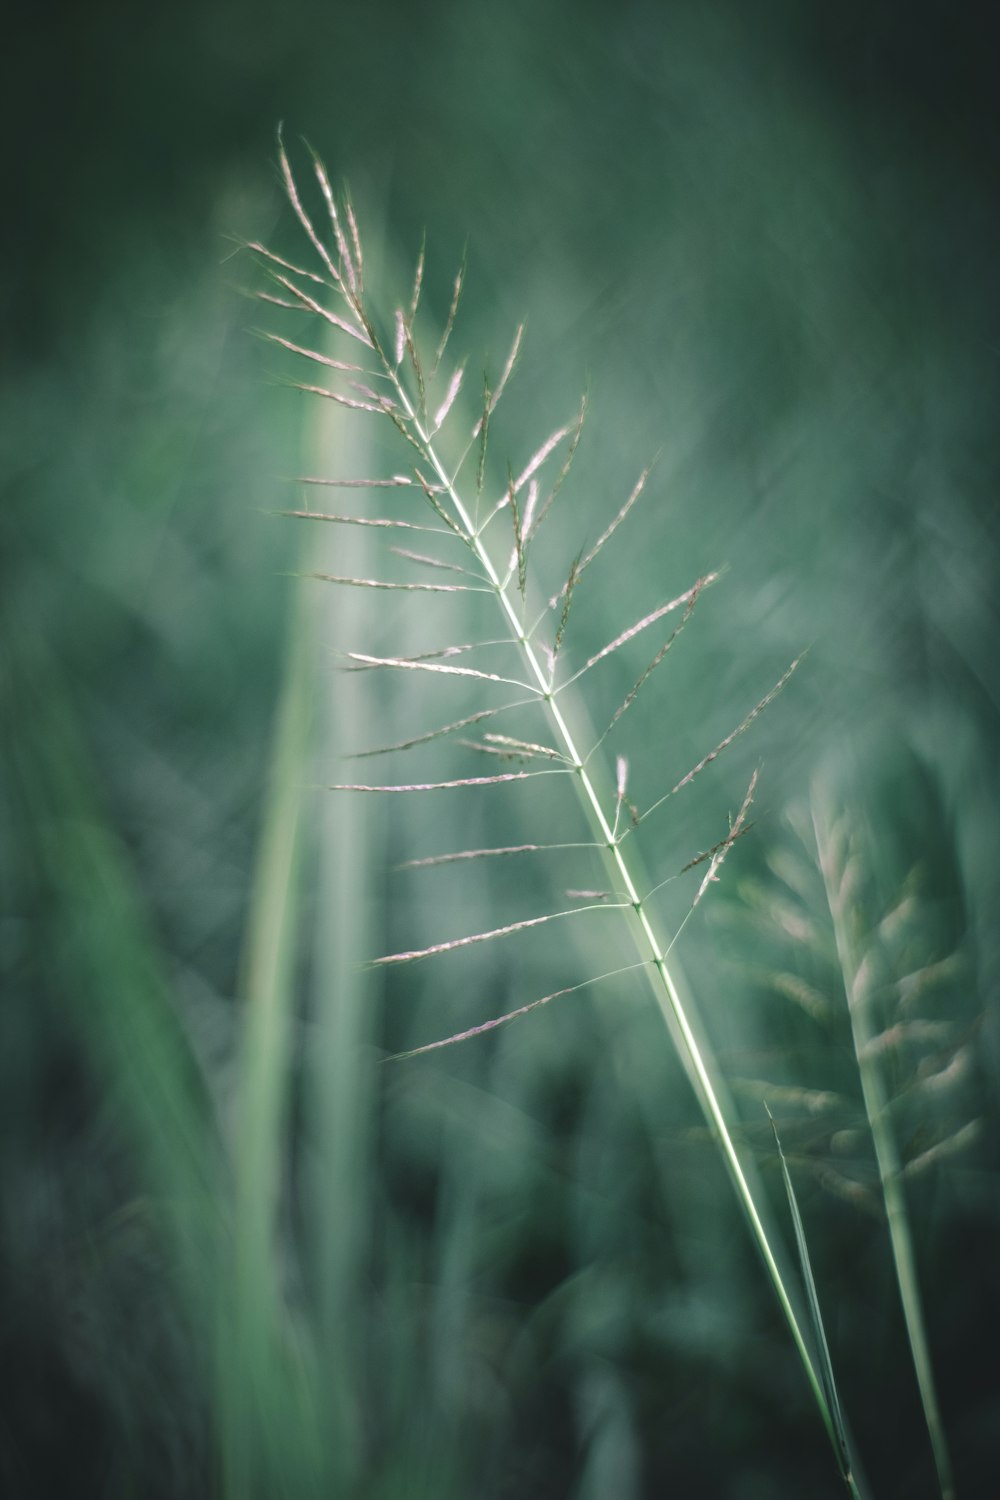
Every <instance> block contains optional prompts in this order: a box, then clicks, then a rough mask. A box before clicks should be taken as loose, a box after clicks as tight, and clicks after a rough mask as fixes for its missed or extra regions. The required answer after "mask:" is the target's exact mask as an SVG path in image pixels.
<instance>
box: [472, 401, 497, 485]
mask: <svg viewBox="0 0 1000 1500" xmlns="http://www.w3.org/2000/svg"><path fill="white" fill-rule="evenodd" d="M492 409H493V397H492V395H491V392H490V383H489V381H488V380H487V378H486V376H485V375H484V376H483V414H482V416H481V417H480V418H479V421H478V422H477V423H476V425H475V427H474V428H473V429H472V436H473V438H477V437H478V439H479V462H478V463H477V465H476V497H477V498H478V497H479V496H480V495H481V494H482V493H483V480H484V479H485V477H486V444H487V441H488V439H489V431H490V412H491V411H492Z"/></svg>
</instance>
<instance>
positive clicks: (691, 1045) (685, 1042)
mask: <svg viewBox="0 0 1000 1500" xmlns="http://www.w3.org/2000/svg"><path fill="white" fill-rule="evenodd" d="M386 368H387V370H388V373H389V374H390V377H391V378H392V380H393V384H394V386H395V388H396V392H397V394H398V397H399V400H400V403H401V405H402V407H403V409H404V411H405V412H406V416H407V419H408V421H409V424H410V426H411V427H412V429H413V431H414V433H415V434H416V436H417V440H418V442H419V445H420V447H421V448H422V449H423V451H424V454H425V456H426V459H427V461H428V463H430V464H431V465H432V466H433V469H434V472H435V475H436V477H437V479H438V480H439V481H440V483H441V485H442V487H443V489H444V491H445V493H446V494H447V496H448V498H449V500H450V501H451V504H452V505H453V507H454V509H455V514H456V516H457V517H458V519H459V523H460V525H461V526H462V528H463V529H464V531H465V532H466V535H467V537H468V538H469V539H470V543H471V546H472V549H473V551H474V552H475V555H476V558H477V560H478V562H479V564H480V566H481V567H482V569H483V571H484V572H485V574H486V576H487V578H488V579H489V581H490V583H491V585H492V587H493V590H494V592H495V593H496V597H497V601H498V603H499V605H500V608H501V610H502V611H503V614H504V616H505V617H506V620H507V623H508V626H509V628H510V630H511V633H512V635H513V637H514V639H515V640H516V641H517V644H518V645H519V647H520V649H521V653H522V655H523V658H524V661H525V663H526V665H527V667H528V670H529V673H530V674H531V677H532V678H533V679H534V681H535V682H536V683H537V684H538V688H539V692H540V695H541V697H542V700H543V702H544V705H545V710H546V713H547V714H548V717H549V720H550V723H551V725H552V727H553V729H554V730H555V733H556V735H557V737H558V739H559V741H560V742H561V747H562V751H563V754H564V755H565V758H566V760H567V761H568V762H569V764H570V765H571V766H572V768H573V770H574V772H575V779H576V784H577V789H578V792H579V796H580V800H581V802H582V804H583V807H584V810H585V813H586V815H587V818H588V820H589V822H590V824H591V826H592V828H593V830H594V832H595V834H596V836H597V841H598V844H599V846H600V849H601V852H602V855H603V859H604V863H605V865H606V867H607V869H608V872H609V875H610V877H611V880H612V885H613V886H616V885H618V884H619V883H620V885H621V887H622V888H623V889H624V891H625V892H626V894H627V897H628V902H629V904H630V905H631V907H632V910H633V912H634V917H635V922H634V924H633V932H634V936H635V939H636V943H637V946H638V949H639V952H640V956H641V957H642V958H643V959H644V960H648V959H651V964H648V966H647V972H648V973H649V974H650V979H651V982H652V986H653V991H654V995H655V998H656V1001H657V1004H658V1006H659V1008H660V1010H661V1012H662V1014H663V1016H664V1019H665V1020H666V1022H667V1024H668V1027H669V1028H675V1032H674V1034H675V1035H677V1036H679V1037H680V1039H681V1044H682V1049H683V1051H682V1059H683V1061H684V1062H685V1064H686V1065H687V1068H688V1071H689V1075H690V1076H691V1078H692V1082H693V1084H694V1087H695V1091H696V1093H697V1094H698V1097H699V1101H700V1103H701V1106H702V1109H703V1110H704V1113H705V1115H706V1117H707V1119H708V1121H709V1123H710V1124H711V1125H712V1126H713V1127H714V1128H715V1130H716V1132H717V1135H718V1141H719V1145H720V1148H721V1151H722V1154H723V1158H724V1160H725V1163H726V1166H727V1168H728V1170H729V1174H730V1177H731V1178H732V1181H733V1184H734V1186H735V1188H736V1193H737V1196H738V1198H739V1200H740V1203H741V1205H742V1207H743V1211H744V1213H745V1214H746V1217H747V1220H748V1222H749V1224H750V1229H751V1232H752V1234H753V1237H754V1239H755V1240H756V1242H757V1246H758V1249H759V1250H760V1253H761V1255H762V1257H763V1259H764V1264H765V1266H766V1268H767V1272H768V1275H769V1276H770V1279H771V1283H772V1285H773V1287H774V1291H775V1294H776V1296H777V1298H778V1302H779V1305H780V1307H781V1310H782V1313H783V1314H784V1316H785V1319H786V1321H787V1323H788V1327H789V1330H790V1332H791V1335H792V1339H793V1342H794V1344H795V1347H796V1349H797V1350H798V1354H799V1358H800V1359H801V1361H802V1365H803V1368H804V1370H805V1374H806V1378H807V1380H808V1382H809V1386H810V1388H811V1390H812V1393H813V1397H814V1399H815V1402H816V1405H817V1407H818V1408H819V1412H820V1415H821V1417H822V1420H823V1424H824V1426H825V1428H826V1431H827V1434H828V1436H829V1439H830V1442H831V1444H832V1445H833V1448H834V1452H835V1453H836V1454H837V1457H838V1463H840V1460H841V1454H840V1445H839V1442H838V1439H837V1434H836V1430H835V1426H834V1422H833V1417H832V1414H831V1411H830V1407H829V1403H828V1401H827V1398H826V1394H825V1392H824V1390H823V1386H822V1382H821V1380H820V1378H819V1374H818V1372H817V1369H816V1366H815V1363H814V1361H813V1358H812V1355H811V1354H810V1352H809V1348H808V1346H807V1344H806V1340H805V1337H804V1335H803V1332H802V1328H801V1325H800V1323H799V1319H798V1318H797V1316H796V1314H795V1309H794V1308H793V1306H792V1303H791V1299H790V1297H789V1294H788V1289H787V1287H786V1285H785V1280H784V1278H783V1276H782V1274H781V1271H780V1268H779V1266H778V1263H777V1260H776V1259H775V1255H774V1251H773V1250H772V1248H771V1242H770V1240H769V1238H768V1235H767V1232H766V1230H765V1228H764V1225H763V1223H762V1221H761V1218H760V1214H759V1212H758V1209H757V1204H756V1201H755V1199H754V1196H753V1193H752V1191H751V1189H750V1185H749V1183H748V1181H747V1179H746V1175H745V1173H744V1171H743V1167H742V1165H741V1163H740V1160H739V1155H738V1153H737V1150H736V1145H735V1142H734V1140H733V1137H732V1133H731V1131H730V1129H729V1127H728V1125H727V1123H726V1119H725V1115H724V1113H723V1110H722V1106H721V1103H720V1101H719V1097H718V1094H717V1092H716V1089H715V1087H714V1085H713V1083H712V1079H711V1075H710V1073H709V1070H708V1067H707V1065H706V1062H705V1058H704V1055H703V1051H702V1048H701V1047H700V1045H699V1043H698V1040H697V1038H696V1036H695V1033H694V1030H693V1029H692V1026H691V1023H690V1020H689V1018H688V1015H687V1012H686V1010H685V1007H684V1004H683V1002H682V1000H681V996H680V994H679V992H678V988H677V985H676V983H675V982H674V978H673V975H672V974H671V972H670V968H669V967H668V964H667V960H666V957H665V950H664V947H663V945H662V944H661V942H660V940H659V938H658V937H657V935H656V932H655V931H654V929H653V925H652V923H651V921H650V917H649V913H648V912H647V910H646V907H645V905H644V903H643V900H642V898H641V897H640V895H639V891H638V888H637V886H636V883H635V880H634V878H633V875H632V871H631V869H630V868H629V864H628V862H627V860H626V858H625V854H624V853H623V850H622V846H621V844H620V842H619V841H618V839H617V838H616V837H615V834H614V832H613V831H612V828H611V825H610V824H609V822H608V819H607V816H606V815H605V812H604V809H603V807H602V805H601V802H600V799H599V797H598V794H597V790H596V788H595V786H594V782H593V779H592V777H591V775H590V773H589V771H588V770H587V766H586V764H585V762H584V759H583V757H582V756H581V755H580V753H579V751H578V749H577V747H576V743H575V741H574V738H573V735H572V732H571V730H570V727H569V725H568V723H567V721H566V717H565V716H564V714H563V712H562V709H561V707H560V705H559V703H558V702H557V701H556V698H555V696H554V692H553V688H552V684H551V682H550V681H549V679H548V677H547V676H546V674H545V671H544V669H543V667H542V664H541V662H540V661H539V659H538V655H537V653H536V651H535V649H534V647H533V646H532V644H531V642H530V640H529V639H528V638H527V636H526V634H525V631H524V627H523V624H522V622H521V620H520V618H519V616H518V612H517V609H516V607H515V605H514V603H513V602H512V601H511V598H510V595H509V593H508V592H507V588H506V587H505V585H504V582H503V580H502V578H501V576H500V574H499V572H498V571H497V569H496V566H495V564H494V562H493V559H492V557H491V556H490V554H489V552H488V551H487V550H486V547H485V544H484V542H483V539H482V537H481V535H479V534H478V533H477V531H476V528H475V526H474V524H473V520H472V517H471V515H470V513H469V510H468V508H467V507H466V505H465V502H464V501H463V499H462V497H461V495H460V494H459V493H458V490H457V489H456V487H455V483H454V480H453V479H452V478H451V477H450V476H449V474H448V472H447V470H446V469H445V466H444V464H443V463H442V461H441V459H440V457H439V456H438V453H437V451H436V449H435V446H434V443H433V441H432V439H431V437H430V434H429V433H428V432H427V431H426V429H425V427H424V426H423V424H422V423H421V421H420V418H419V416H418V414H417V412H416V410H415V408H414V406H413V405H412V403H411V401H410V398H409V396H408V394H407V392H406V390H405V388H404V387H403V385H402V383H401V381H400V380H399V378H398V375H397V373H396V371H395V370H393V369H391V367H389V366H388V363H386ZM844 1479H845V1482H846V1484H847V1487H848V1490H849V1492H850V1493H851V1494H852V1495H854V1496H858V1495H859V1490H858V1488H857V1481H856V1479H855V1477H854V1475H853V1474H852V1472H851V1470H850V1468H848V1469H847V1471H846V1472H845V1473H844Z"/></svg>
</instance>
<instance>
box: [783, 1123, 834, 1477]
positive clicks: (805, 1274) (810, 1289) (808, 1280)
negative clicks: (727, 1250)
mask: <svg viewBox="0 0 1000 1500" xmlns="http://www.w3.org/2000/svg"><path fill="white" fill-rule="evenodd" d="M764 1108H765V1109H766V1110H767V1118H768V1119H769V1120H770V1122H771V1129H772V1130H773V1131H774V1144H775V1146H776V1147H777V1148H778V1158H779V1160H780V1162H781V1175H782V1178H783V1180H784V1184H785V1193H786V1196H787V1198H788V1207H789V1209H790V1211H791V1215H792V1225H793V1227H794V1229H795V1244H796V1248H797V1249H798V1253H799V1265H800V1266H801V1268H802V1280H803V1282H804V1283H805V1289H806V1298H807V1300H808V1304H809V1315H810V1318H811V1320H812V1326H813V1334H814V1336H815V1339H816V1344H817V1347H818V1349H819V1368H820V1376H821V1378H822V1381H823V1389H824V1392H825V1394H826V1400H827V1406H828V1409H829V1415H830V1424H831V1425H830V1439H831V1441H832V1443H833V1446H834V1451H835V1452H836V1454H837V1458H838V1461H839V1464H840V1472H841V1475H842V1477H843V1479H844V1482H845V1483H846V1484H847V1485H848V1486H849V1487H851V1488H853V1486H854V1476H853V1472H852V1463H851V1447H850V1442H849V1440H848V1436H847V1425H846V1423H845V1421H844V1414H843V1411H842V1409H841V1405H840V1394H839V1392H838V1390H837V1382H836V1379H835V1377H834V1373H833V1363H832V1361H831V1359H830V1346H829V1344H828V1343H827V1339H826V1328H825V1327H824V1324H823V1314H822V1311H821V1310H820V1305H819V1294H818V1293H817V1291H816V1281H815V1278H814V1277H813V1271H812V1262H811V1261H810V1259H809V1246H808V1244H807V1242H806V1232H805V1227H804V1225H803V1223H802V1215H801V1214H800V1213H799V1205H798V1200H797V1199H796V1196H795V1189H794V1187H793V1186H792V1178H791V1174H790V1173H789V1170H788V1163H787V1162H786V1160H785V1153H784V1151H783V1150H782V1147H781V1138H780V1137H779V1135H778V1127H777V1125H776V1124H775V1123H774V1116H773V1115H772V1114H771V1111H770V1109H768V1107H767V1104H766V1102H765V1104H764Z"/></svg>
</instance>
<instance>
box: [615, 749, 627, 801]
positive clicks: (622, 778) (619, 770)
mask: <svg viewBox="0 0 1000 1500" xmlns="http://www.w3.org/2000/svg"><path fill="white" fill-rule="evenodd" d="M627 786H628V761H627V760H626V759H625V757H624V755H618V756H616V757H615V791H616V794H617V797H618V801H619V802H622V801H623V800H624V797H625V788H626V787H627Z"/></svg>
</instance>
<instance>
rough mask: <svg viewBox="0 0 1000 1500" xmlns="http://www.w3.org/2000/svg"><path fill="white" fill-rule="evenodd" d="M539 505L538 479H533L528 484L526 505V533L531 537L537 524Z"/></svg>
mask: <svg viewBox="0 0 1000 1500" xmlns="http://www.w3.org/2000/svg"><path fill="white" fill-rule="evenodd" d="M537 506H538V481H537V480H535V479H532V480H531V482H530V484H529V485H528V499H527V501H526V503H525V507H524V535H525V538H527V537H530V536H531V533H532V530H533V529H534V524H535V510H536V508H537Z"/></svg>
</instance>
